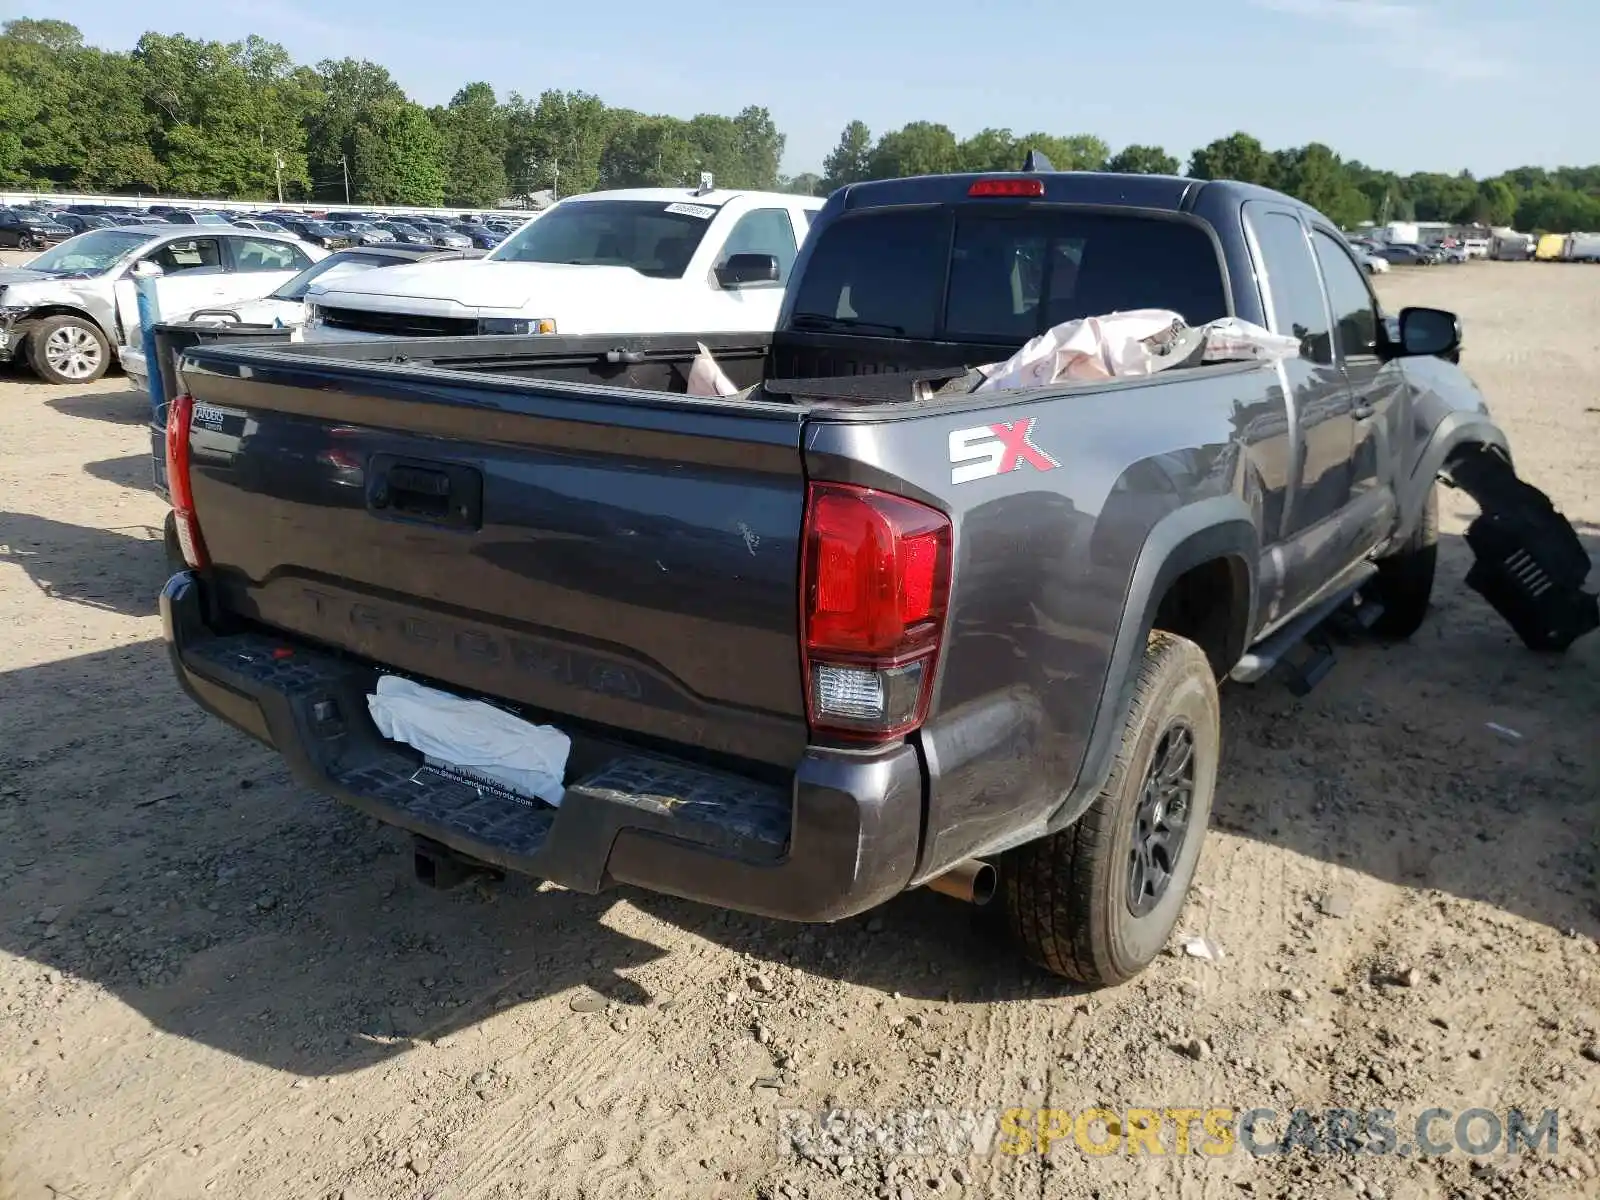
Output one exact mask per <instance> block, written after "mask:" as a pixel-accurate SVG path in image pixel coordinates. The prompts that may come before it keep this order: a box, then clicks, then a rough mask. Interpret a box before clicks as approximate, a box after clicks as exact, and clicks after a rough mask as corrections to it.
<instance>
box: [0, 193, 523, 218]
mask: <svg viewBox="0 0 1600 1200" xmlns="http://www.w3.org/2000/svg"><path fill="white" fill-rule="evenodd" d="M33 200H43V201H45V202H46V203H47V204H52V205H55V206H56V207H58V208H66V207H67V206H68V205H69V204H112V205H123V206H129V205H136V206H138V207H140V208H143V207H145V206H146V205H150V204H168V205H171V206H172V207H174V208H193V209H200V210H204V211H209V212H252V211H255V210H259V209H266V208H279V209H283V210H284V211H286V212H303V213H322V212H328V211H329V210H333V209H347V210H350V211H359V212H375V213H394V214H396V215H398V214H400V213H427V214H428V215H429V216H438V217H460V216H465V215H467V214H468V213H481V212H491V211H493V212H505V213H506V214H508V215H518V214H531V213H532V212H533V210H532V209H523V208H496V209H483V208H421V207H418V206H416V205H399V204H390V205H383V204H343V203H338V204H335V203H326V204H289V203H284V204H274V203H272V201H270V200H194V199H190V198H188V197H185V196H91V195H87V194H80V193H76V192H0V207H6V206H9V205H14V204H26V203H29V202H30V201H33Z"/></svg>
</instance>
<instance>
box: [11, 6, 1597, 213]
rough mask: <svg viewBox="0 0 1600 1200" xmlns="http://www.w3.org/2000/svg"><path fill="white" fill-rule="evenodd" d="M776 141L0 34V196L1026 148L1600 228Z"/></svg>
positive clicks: (1581, 207) (1305, 159)
mask: <svg viewBox="0 0 1600 1200" xmlns="http://www.w3.org/2000/svg"><path fill="white" fill-rule="evenodd" d="M783 149H784V136H783V134H782V133H780V132H779V131H778V129H777V127H776V125H775V124H774V123H773V121H772V117H771V115H770V114H769V113H768V112H767V110H766V109H765V108H760V107H755V106H751V107H748V108H746V109H744V110H743V111H742V112H740V113H738V114H737V115H735V116H726V115H719V114H713V113H705V114H701V115H699V116H696V117H693V118H690V119H688V120H684V119H681V118H678V117H672V116H664V115H652V114H649V113H640V112H634V111H632V110H629V109H621V108H612V107H609V106H608V105H606V104H605V103H604V102H603V101H602V100H601V99H600V98H599V97H598V96H594V95H591V94H589V93H586V92H568V91H555V90H551V91H545V92H543V93H542V94H540V95H539V96H537V97H532V98H530V97H526V96H523V95H521V94H519V93H517V92H511V93H510V94H508V95H506V96H504V97H503V98H502V97H499V96H497V95H496V94H495V91H494V89H493V88H492V87H490V86H489V85H488V84H487V83H481V82H478V83H469V84H467V85H466V86H465V87H463V88H461V90H460V91H458V92H457V93H456V94H455V95H454V96H453V97H452V98H451V100H450V102H449V103H448V104H445V105H437V106H434V107H431V108H428V107H424V106H422V105H420V104H417V103H416V102H415V101H413V100H412V99H411V98H410V97H408V96H407V95H406V93H405V90H404V89H403V88H402V87H401V86H400V85H399V84H398V83H396V82H395V80H394V79H393V77H392V76H390V74H389V72H388V71H387V70H385V69H384V68H383V67H381V66H379V65H377V64H376V63H371V62H365V61H359V60H356V59H351V58H345V59H340V60H337V61H334V60H325V61H323V62H320V63H317V64H316V65H315V66H306V65H304V64H297V63H295V62H294V61H293V60H292V59H291V58H290V57H289V54H288V52H287V51H286V50H285V49H284V48H283V47H282V46H280V45H278V44H276V43H274V42H269V41H266V40H265V39H263V38H259V37H249V38H246V39H245V40H244V41H241V42H207V41H200V40H197V39H194V38H190V37H187V36H185V35H183V34H160V33H147V34H145V35H144V36H143V37H141V38H140V39H139V41H138V43H137V44H136V45H135V46H134V48H133V49H132V50H131V51H127V52H122V51H111V50H101V49H98V48H96V47H93V46H88V45H85V44H84V40H83V35H82V33H81V32H80V31H79V30H78V29H77V28H76V27H75V26H73V25H71V24H69V23H68V22H66V21H60V20H37V19H28V18H23V19H18V20H13V21H8V22H6V23H5V24H4V25H0V186H12V187H37V188H46V189H54V190H69V189H70V190H82V191H100V192H117V193H129V194H131V193H146V194H149V193H176V194H184V195H191V196H213V197H218V198H230V199H272V198H274V197H276V196H277V194H278V189H279V187H280V186H281V188H282V194H283V197H284V198H285V199H286V200H321V201H329V202H333V201H343V200H344V199H345V195H346V190H345V189H346V184H347V182H348V188H349V193H348V194H349V198H350V200H351V201H352V202H353V203H358V204H360V203H366V204H416V205H438V204H450V205H460V206H463V207H484V206H488V205H492V204H495V203H496V202H498V201H500V200H502V199H505V198H507V197H512V196H518V195H528V194H531V193H534V192H537V191H542V190H546V189H554V190H556V191H557V192H558V193H559V194H560V195H571V194H573V193H575V192H585V191H593V190H595V189H597V188H604V187H642V186H671V185H677V184H685V183H693V182H694V181H695V180H697V179H698V177H699V174H700V172H702V171H710V172H712V173H713V174H714V175H715V176H716V179H717V182H718V183H719V184H723V185H725V186H729V187H743V188H783V189H786V190H792V191H797V192H803V193H808V194H825V193H826V192H828V191H831V190H832V189H834V188H836V187H838V186H840V185H842V184H846V183H853V182H856V181H858V180H863V179H883V178H889V177H898V176H905V175H920V174H930V173H937V172H943V171H990V170H1008V169H1015V168H1016V167H1018V166H1019V165H1020V164H1021V162H1022V158H1023V155H1024V154H1025V153H1026V152H1027V151H1028V150H1029V149H1035V150H1039V151H1041V152H1042V153H1044V154H1045V155H1046V156H1047V157H1049V159H1050V160H1051V162H1053V163H1054V164H1055V165H1056V166H1057V167H1059V168H1062V169H1065V170H1100V169H1107V170H1113V171H1131V172H1138V173H1144V174H1178V173H1179V172H1180V171H1183V170H1184V169H1185V166H1186V167H1187V173H1188V174H1189V175H1191V176H1193V177H1195V178H1199V179H1221V178H1228V179H1239V180H1244V181H1246V182H1252V183H1261V184H1265V185H1267V186H1270V187H1275V188H1279V189H1280V190H1282V191H1286V192H1288V193H1290V194H1291V195H1295V196H1298V197H1299V198H1301V199H1302V200H1305V201H1306V202H1307V203H1309V204H1312V205H1314V206H1315V207H1317V208H1319V209H1321V210H1322V211H1323V212H1325V213H1327V214H1328V216H1329V217H1331V218H1332V219H1334V220H1335V221H1338V222H1339V223H1340V224H1341V225H1344V226H1345V227H1347V228H1351V227H1354V226H1356V225H1358V224H1360V223H1361V222H1363V221H1380V222H1381V221H1393V220H1399V221H1404V220H1420V221H1452V222H1463V223H1465V222H1478V223H1481V224H1486V225H1515V226H1517V227H1518V228H1522V229H1528V230H1536V231H1554V232H1568V231H1571V230H1575V229H1582V230H1600V166H1591V167H1562V168H1557V169H1554V170H1546V169H1544V168H1540V167H1519V168H1517V169H1516V170H1512V171H1507V172H1505V173H1503V174H1501V175H1497V176H1495V177H1493V178H1490V179H1475V178H1474V177H1473V176H1472V175H1471V174H1470V173H1468V172H1466V171H1463V172H1461V173H1459V174H1456V175H1443V174H1431V173H1415V174H1410V175H1400V174H1397V173H1395V172H1393V171H1383V170H1379V169H1377V168H1374V167H1368V166H1366V165H1365V164H1363V163H1360V162H1357V161H1355V160H1353V159H1352V160H1347V159H1342V158H1340V157H1339V156H1338V155H1337V154H1336V153H1334V151H1333V150H1332V149H1330V148H1329V147H1327V146H1325V145H1322V144H1321V143H1317V142H1313V143H1311V144H1310V145H1306V146H1300V147H1296V148H1292V149H1284V150H1268V149H1267V148H1265V147H1264V146H1262V144H1261V143H1260V142H1259V141H1257V140H1256V139H1255V138H1253V137H1251V136H1250V135H1248V134H1245V133H1235V134H1232V135H1230V136H1228V137H1225V138H1220V139H1218V140H1217V141H1214V142H1212V143H1211V144H1210V145H1207V146H1204V147H1202V148H1201V149H1199V150H1197V151H1195V152H1194V154H1193V155H1192V156H1191V157H1190V159H1189V161H1188V163H1187V164H1183V163H1180V161H1179V160H1178V159H1177V158H1175V157H1173V156H1172V155H1171V154H1169V153H1167V152H1166V151H1165V150H1164V149H1162V148H1161V147H1159V146H1145V145H1134V146H1126V147H1124V148H1122V149H1120V150H1118V151H1116V152H1115V153H1113V151H1112V149H1111V147H1110V146H1109V145H1107V143H1106V142H1105V141H1104V140H1103V139H1101V138H1099V137H1097V136H1095V135H1093V134H1087V133H1079V134H1066V135H1062V134H1050V133H1043V132H1034V133H1028V134H1024V135H1020V136H1019V135H1017V134H1014V133H1013V132H1012V131H1011V130H1009V129H984V130H981V131H979V132H978V133H975V134H973V135H972V136H971V137H968V138H958V137H957V136H956V135H955V133H954V132H953V131H952V130H951V129H950V128H949V127H948V126H946V125H942V124H938V123H936V122H931V121H913V122H912V123H910V124H909V125H906V126H904V127H903V128H900V129H895V130H890V131H888V132H885V133H882V134H880V135H879V136H877V137H874V136H873V134H872V132H871V131H870V130H869V129H868V128H867V126H866V125H865V124H863V123H862V122H860V121H852V122H851V123H850V124H849V125H847V126H846V127H845V129H844V131H843V133H842V134H841V135H840V138H839V144H838V145H837V146H836V147H835V148H834V150H833V151H832V152H831V153H830V154H829V155H828V157H827V159H826V161H825V162H824V163H823V165H822V171H821V173H820V174H803V175H798V176H795V177H793V178H785V177H783V176H781V175H780V174H779V163H780V161H781V159H782V157H783Z"/></svg>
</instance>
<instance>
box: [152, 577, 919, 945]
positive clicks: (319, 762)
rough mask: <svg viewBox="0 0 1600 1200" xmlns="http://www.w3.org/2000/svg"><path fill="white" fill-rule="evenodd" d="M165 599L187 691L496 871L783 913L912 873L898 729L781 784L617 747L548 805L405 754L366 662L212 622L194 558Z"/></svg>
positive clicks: (306, 769) (914, 805) (315, 771)
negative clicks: (888, 739) (876, 748)
mask: <svg viewBox="0 0 1600 1200" xmlns="http://www.w3.org/2000/svg"><path fill="white" fill-rule="evenodd" d="M161 615H162V623H163V627H164V630H165V634H166V639H167V645H168V650H169V653H170V655H171V658H172V663H173V668H174V670H175V671H176V673H177V676H178V679H179V682H180V683H181V684H182V686H183V688H184V690H185V691H186V692H187V693H188V694H189V696H190V698H191V699H193V700H194V701H195V703H197V704H198V705H200V706H201V707H202V708H204V709H206V710H207V711H209V712H211V713H213V714H214V715H216V716H218V717H221V718H222V719H223V720H225V721H227V722H228V723H229V724H231V725H234V726H235V727H237V728H239V729H241V730H243V731H244V732H246V733H248V734H250V735H251V736H252V737H255V738H257V739H259V740H260V741H262V742H265V743H266V744H267V745H269V746H271V747H273V748H274V749H276V750H277V751H278V752H279V754H281V755H282V756H283V758H284V759H285V761H286V762H287V763H288V765H289V768H290V770H291V771H292V773H293V774H294V776H295V778H296V779H297V780H298V781H299V782H301V783H302V784H304V785H306V786H308V787H311V788H314V789H316V790H317V791H320V792H323V793H326V794H328V795H331V796H332V797H333V798H335V799H337V800H339V801H341V802H343V803H345V804H348V805H350V806H352V807H354V808H357V809H359V810H361V811H362V812H365V813H367V814H368V815H370V816H372V817H375V818H377V819H378V820H380V821H383V822H385V823H386V824H390V825H395V826H398V827H399V828H402V829H406V830H409V831H410V832H412V833H415V834H418V835H420V836H423V837H427V838H431V839H433V840H434V841H437V842H439V843H441V844H443V845H445V846H448V847H449V848H450V849H452V850H455V851H457V852H459V853H461V854H464V855H467V856H470V857H472V858H476V859H480V860H482V861H484V862H487V863H491V864H493V865H494V866H497V867H500V868H502V869H504V870H508V871H515V872H518V873H521V874H526V875H531V876H534V877H536V878H541V879H549V880H551V881H553V882H555V883H558V884H560V885H562V886H564V887H567V888H570V889H572V890H575V891H581V892H597V891H600V890H602V889H603V888H605V887H607V886H610V885H612V884H618V883H622V884H632V885H635V886H638V887H642V888H646V889H648V890H651V891H658V892H664V893H667V894H670V895H675V896H682V897H685V898H688V899H692V900H699V901H702V902H705V903H708V904H713V905H716V906H718V907H723V908H732V909H738V910H741V911H744V912H751V913H757V914H760V915H762V916H769V917H777V918H782V919H787V920H796V921H833V920H838V919H841V918H843V917H848V916H852V915H854V914H855V913H859V912H862V911H865V910H866V909H869V908H872V907H874V906H876V905H878V904H880V903H882V902H883V901H884V900H886V899H888V898H889V897H890V896H893V895H895V894H896V893H898V892H900V891H902V890H903V889H904V888H905V886H906V883H907V881H908V880H909V879H910V878H911V873H912V870H913V868H914V866H915V863H916V858H917V850H918V843H919V839H920V834H921V822H922V777H921V767H920V764H919V762H918V759H917V755H916V752H915V750H914V749H912V748H911V747H910V746H906V745H901V746H896V747H893V748H890V749H888V750H885V751H882V752H878V753H874V754H854V753H849V752H841V751H832V750H826V749H820V748H810V749H808V750H807V751H806V752H805V753H804V755H803V756H802V758H801V761H800V763H799V764H798V766H797V769H796V772H795V778H794V781H793V784H792V788H790V789H788V790H785V789H782V788H776V787H772V786H769V785H766V784H763V783H760V782H757V781H753V780H748V779H744V778H743V777H741V776H738V775H734V774H732V773H728V772H723V771H718V770H712V769H709V768H705V767H701V766H698V765H695V764H689V763H680V762H677V761H675V760H670V759H665V758H661V757H657V756H654V755H650V754H645V753H635V752H633V751H627V750H623V751H619V752H618V754H617V756H616V757H615V758H614V759H611V760H608V761H606V762H605V763H603V764H602V765H601V766H599V767H598V769H595V770H590V771H587V772H585V773H583V775H582V777H581V778H578V779H574V780H573V781H572V782H570V783H569V784H568V787H567V791H566V795H565V797H564V799H563V801H562V804H561V806H560V808H559V809H549V808H546V807H544V806H541V805H537V804H524V803H521V802H518V801H515V800H512V799H507V798H501V797H495V796H491V795H485V794H482V793H479V792H477V790H476V789H473V788H471V787H469V786H467V785H464V784H462V783H459V782H457V781H455V780H451V779H447V778H445V777H443V776H439V775H436V774H434V773H432V772H428V771H419V770H418V766H419V760H418V758H417V756H416V755H415V754H413V753H412V752H411V751H409V750H408V749H406V748H404V747H401V746H398V745H396V744H395V743H393V742H389V741H387V740H385V739H384V738H382V737H381V736H379V734H378V733H377V730H376V729H375V727H374V726H373V724H372V721H371V719H370V718H369V717H368V715H367V706H366V696H367V694H368V693H369V692H370V691H371V690H372V687H373V684H374V682H375V680H376V677H377V675H378V674H379V668H377V667H376V666H373V665H371V664H367V663H362V662H358V661H353V660H350V659H345V658H341V657H337V656H335V655H331V654H326V653H323V652H322V651H320V650H318V649H317V648H316V647H314V646H311V645H308V644H304V643H299V642H296V641H293V640H292V639H282V638H276V637H269V636H266V635H264V634H261V633H241V634H231V635H219V634H217V633H215V632H213V631H212V630H211V629H210V628H209V627H208V625H207V622H206V620H205V608H204V604H203V591H202V585H201V582H200V580H199V579H198V578H197V577H196V575H195V574H194V573H192V572H180V573H179V574H177V575H174V576H173V577H172V578H171V579H170V580H169V581H168V582H167V585H166V587H165V588H164V589H163V591H162V595H161Z"/></svg>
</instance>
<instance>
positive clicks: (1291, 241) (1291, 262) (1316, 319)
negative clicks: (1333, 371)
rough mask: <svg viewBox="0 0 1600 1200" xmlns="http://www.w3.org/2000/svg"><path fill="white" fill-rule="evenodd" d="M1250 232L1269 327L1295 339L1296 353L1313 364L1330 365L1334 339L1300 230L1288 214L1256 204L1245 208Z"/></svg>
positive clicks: (1314, 267) (1308, 248) (1319, 280)
mask: <svg viewBox="0 0 1600 1200" xmlns="http://www.w3.org/2000/svg"><path fill="white" fill-rule="evenodd" d="M1247 211H1248V213H1249V218H1250V228H1251V230H1252V231H1254V233H1255V235H1256V244H1257V245H1258V246H1260V248H1261V254H1262V257H1263V258H1264V259H1265V260H1266V261H1265V262H1264V263H1259V264H1257V267H1258V269H1259V268H1261V267H1265V274H1266V278H1267V289H1268V291H1270V292H1271V294H1272V328H1273V332H1275V333H1287V334H1290V335H1291V336H1293V337H1297V338H1299V339H1300V354H1301V356H1302V357H1303V358H1309V359H1310V360H1311V361H1312V362H1317V363H1331V362H1332V361H1333V339H1332V336H1331V332H1330V330H1329V326H1328V308H1327V304H1326V301H1325V298H1324V296H1323V294H1322V278H1321V276H1320V275H1318V273H1317V264H1316V262H1315V261H1313V259H1312V257H1311V243H1310V242H1308V241H1306V233H1305V227H1304V226H1303V225H1301V224H1300V220H1299V218H1298V217H1296V216H1294V215H1293V214H1291V213H1285V212H1273V211H1271V210H1270V209H1264V208H1263V206H1261V205H1259V204H1251V205H1249V206H1248V207H1247Z"/></svg>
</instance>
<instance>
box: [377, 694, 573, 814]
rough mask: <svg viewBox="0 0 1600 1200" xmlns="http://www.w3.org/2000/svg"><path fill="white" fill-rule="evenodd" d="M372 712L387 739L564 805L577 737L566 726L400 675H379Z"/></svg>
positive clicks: (456, 766) (461, 769) (472, 773)
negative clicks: (533, 719)
mask: <svg viewBox="0 0 1600 1200" xmlns="http://www.w3.org/2000/svg"><path fill="white" fill-rule="evenodd" d="M367 711H369V712H370V713H371V714H372V720H373V722H374V723H375V724H376V725H377V726H378V732H379V733H381V734H383V736H384V737H386V738H393V739H394V740H395V741H397V742H404V743H405V744H406V745H408V746H414V747H415V748H416V749H418V750H420V751H422V753H423V754H424V755H425V756H427V758H428V759H430V760H436V761H438V762H439V763H442V764H444V765H445V766H449V767H454V768H457V769H458V770H459V771H460V772H461V773H462V774H465V775H468V776H471V775H477V776H481V777H482V778H484V779H486V780H488V781H489V782H491V783H495V784H499V785H500V786H501V787H504V788H507V789H509V790H510V791H513V792H516V793H517V794H519V795H522V796H535V797H537V798H538V799H540V800H543V801H544V802H545V803H546V804H551V805H559V804H560V803H561V791H562V789H561V777H562V774H563V773H564V772H565V771H566V769H567V753H568V752H569V751H570V750H571V749H572V739H570V738H569V737H567V735H566V734H564V733H562V732H561V731H560V730H559V729H554V728H552V727H551V726H549V725H533V724H530V723H529V722H527V721H524V720H523V719H522V718H520V717H514V716H512V715H511V714H510V713H508V712H504V711H502V710H501V709H498V708H495V707H494V706H493V705H491V704H484V703H483V702H482V701H480V700H463V699H462V698H461V697H460V696H452V695H450V694H449V693H448V692H441V691H439V690H437V689H436V688H430V687H423V686H422V685H421V684H420V683H413V682H411V680H409V679H401V678H400V677H399V676H397V675H383V676H380V677H379V679H378V689H377V691H376V692H374V693H373V694H371V695H369V696H368V697H367Z"/></svg>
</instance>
